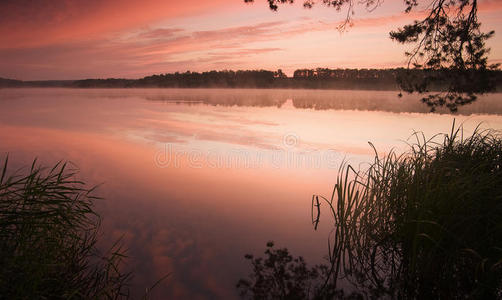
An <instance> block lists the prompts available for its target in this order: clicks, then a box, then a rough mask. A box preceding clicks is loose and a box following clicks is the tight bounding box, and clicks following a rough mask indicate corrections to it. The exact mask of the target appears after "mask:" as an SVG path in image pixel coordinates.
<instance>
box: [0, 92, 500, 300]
mask: <svg viewBox="0 0 502 300" xmlns="http://www.w3.org/2000/svg"><path fill="white" fill-rule="evenodd" d="M427 111H428V110H427V108H426V107H424V106H423V105H422V104H421V103H420V102H419V101H418V100H417V98H416V97H406V96H405V97H404V98H402V99H399V98H397V97H396V93H395V92H374V91H307V90H215V89H198V90H189V89H107V90H100V89H93V90H78V89H0V157H1V158H3V157H5V155H6V154H7V153H9V158H10V161H11V162H12V164H11V167H12V168H13V169H15V168H18V167H20V166H23V165H27V164H29V163H31V161H32V160H33V159H34V158H35V157H38V159H39V161H41V162H42V163H43V164H45V165H51V164H53V163H54V162H56V161H59V160H67V161H71V162H72V163H74V164H75V165H76V166H78V167H79V168H80V170H81V172H80V175H79V176H80V177H81V179H83V180H84V181H86V182H88V183H89V184H91V185H94V184H101V183H103V185H102V186H101V187H100V188H99V189H98V194H99V195H100V196H102V197H104V198H105V199H106V200H104V201H101V202H100V203H98V209H99V211H100V212H101V214H102V216H103V217H104V224H103V231H104V232H103V241H104V245H107V244H109V243H111V242H112V241H113V240H115V239H117V238H119V237H121V236H123V238H124V241H125V243H126V245H127V247H128V248H129V252H128V253H129V255H130V259H129V260H128V262H129V264H128V266H129V268H130V269H131V270H133V271H134V273H135V279H134V282H133V283H134V286H133V293H134V294H136V295H139V294H141V293H142V291H144V288H146V287H149V286H150V285H151V284H153V283H154V282H155V281H156V279H158V278H160V277H161V276H163V275H165V274H167V273H171V274H172V275H171V277H169V279H168V280H167V281H165V282H164V283H163V284H161V286H159V287H158V288H157V289H156V290H155V291H154V295H155V296H156V297H157V298H158V299H163V298H167V297H170V298H180V299H183V298H187V299H188V298H190V299H215V298H230V299H232V298H236V297H237V293H236V290H235V283H236V282H237V280H238V279H239V278H241V277H243V276H246V275H247V274H248V273H249V272H250V267H249V266H248V264H247V262H246V261H245V260H244V259H243V255H244V254H245V253H255V254H257V253H260V252H262V251H263V250H264V248H265V243H266V242H267V241H269V240H274V241H275V242H276V244H277V245H278V246H286V247H288V248H289V249H290V250H291V251H292V252H293V253H294V254H295V255H303V256H304V257H306V259H307V262H309V263H320V262H322V258H323V256H324V255H325V254H327V242H326V237H327V233H328V230H329V220H328V219H324V223H322V224H321V225H323V226H321V229H320V230H318V231H314V230H313V229H312V226H311V219H310V201H311V196H312V194H313V193H317V194H324V195H328V194H330V191H331V188H332V185H333V183H334V181H335V178H336V173H337V168H338V167H339V165H340V163H341V162H342V161H344V160H348V161H350V162H353V163H354V164H356V165H357V164H359V163H361V162H365V161H370V160H371V158H372V149H371V148H370V147H369V145H368V143H367V142H368V141H371V142H373V144H374V145H375V146H376V147H377V149H378V150H380V151H381V152H382V153H384V152H387V151H389V150H390V149H392V148H394V149H397V150H398V151H401V150H402V149H405V148H406V146H405V142H404V141H405V140H406V139H407V138H408V137H410V135H411V134H412V133H413V131H414V130H416V131H423V132H424V133H425V134H426V135H428V136H431V135H433V134H435V133H438V132H448V131H449V130H450V128H451V124H452V121H453V118H456V119H457V122H464V126H465V128H466V131H467V132H469V131H472V129H473V128H474V127H475V126H476V125H477V124H479V123H480V122H484V123H483V124H482V127H484V128H494V129H499V130H501V129H502V116H501V115H502V94H493V95H488V96H485V97H482V98H481V99H480V100H479V101H478V102H477V103H475V104H473V105H470V106H467V107H463V108H461V110H460V114H458V115H456V116H453V115H449V114H430V113H427Z"/></svg>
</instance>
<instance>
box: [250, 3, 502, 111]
mask: <svg viewBox="0 0 502 300" xmlns="http://www.w3.org/2000/svg"><path fill="white" fill-rule="evenodd" d="M244 1H245V2H246V3H247V2H254V0H244ZM317 2H321V3H322V4H324V5H326V6H331V7H334V8H336V9H337V10H338V11H340V10H341V9H342V8H343V7H345V6H346V7H347V15H346V20H345V22H344V23H343V24H342V25H341V27H340V29H342V30H343V29H345V28H346V25H347V24H348V25H352V15H353V14H354V6H355V5H356V4H361V5H365V6H366V7H367V8H368V9H370V10H371V9H374V8H376V7H378V6H379V5H380V4H381V2H382V1H380V0H362V1H356V0H322V1H313V0H306V1H304V2H303V6H304V7H306V8H311V7H312V6H313V5H314V4H316V3H317ZM403 2H404V5H405V10H404V11H405V13H409V12H410V11H412V10H413V9H415V7H417V6H418V1H417V0H404V1H403ZM423 2H427V3H429V6H428V10H427V15H426V17H425V18H424V19H423V20H417V21H415V22H414V23H413V24H410V25H406V26H404V27H403V28H399V29H398V30H396V31H392V32H390V37H391V39H393V40H394V41H397V42H399V43H403V44H412V45H414V47H413V50H412V51H410V52H406V53H405V54H406V56H407V57H408V69H410V68H413V69H418V70H423V72H418V73H417V72H411V70H410V72H405V73H402V74H400V76H399V77H398V78H397V79H398V81H397V82H398V84H399V86H400V88H401V89H402V90H403V91H405V92H408V93H414V92H417V93H420V94H424V97H423V98H422V101H423V102H424V103H426V104H427V105H428V106H429V107H430V108H431V111H434V110H435V109H436V107H440V106H446V107H448V108H449V109H450V111H452V112H455V111H457V106H458V105H464V104H468V103H471V102H473V101H475V100H476V99H477V95H480V94H484V93H488V92H492V91H494V90H495V88H496V82H495V76H494V73H493V72H490V70H496V69H497V68H498V67H499V64H491V65H489V64H488V54H489V52H490V49H489V48H487V47H486V40H487V39H489V38H490V37H492V36H493V35H494V31H489V32H481V30H480V26H481V23H480V22H479V20H478V17H477V13H478V1H477V0H433V1H425V0H424V1H423ZM268 3H269V7H270V9H272V10H274V11H275V10H277V9H278V5H279V4H285V3H290V4H291V3H294V0H268ZM438 85H439V86H442V87H444V89H443V91H441V92H438V93H431V91H432V90H431V87H434V86H438Z"/></svg>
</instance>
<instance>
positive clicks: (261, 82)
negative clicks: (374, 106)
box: [0, 68, 502, 92]
mask: <svg viewBox="0 0 502 300" xmlns="http://www.w3.org/2000/svg"><path fill="white" fill-rule="evenodd" d="M404 72H414V73H415V74H416V75H420V74H421V72H423V71H422V70H407V69H403V68H399V69H335V70H330V69H321V68H319V69H315V70H311V69H300V70H296V71H295V73H294V76H293V77H287V76H286V75H284V74H283V73H282V71H281V70H278V71H275V72H274V71H267V70H246V71H226V70H225V71H210V72H203V73H197V72H189V71H187V72H185V73H170V74H160V75H152V76H147V77H144V78H140V79H123V78H107V79H83V80H37V81H22V80H15V79H5V78H0V88H230V89H232V88H235V89H239V88H247V89H255V88H257V89H319V90H370V91H399V90H400V88H399V85H398V83H397V79H398V78H399V77H400V76H402V75H403V74H405V73H404ZM490 72H493V78H494V80H495V83H496V90H495V91H494V92H502V71H499V70H497V71H490ZM415 74H414V75H415ZM443 89H444V87H442V86H441V85H439V84H438V85H436V86H431V91H441V90H443Z"/></svg>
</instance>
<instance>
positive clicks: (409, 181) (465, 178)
mask: <svg viewBox="0 0 502 300" xmlns="http://www.w3.org/2000/svg"><path fill="white" fill-rule="evenodd" d="M415 138H416V142H414V143H413V144H410V150H409V152H407V153H404V154H400V155H398V154H397V153H395V152H391V153H390V154H388V155H386V156H384V157H381V156H379V155H378V154H377V151H376V150H375V158H374V161H373V163H371V164H370V165H369V166H368V167H367V168H364V169H362V170H356V169H355V168H353V167H352V166H351V165H347V164H344V165H342V167H341V168H340V172H339V176H338V178H337V182H336V184H335V187H334V190H333V194H332V196H331V198H325V197H322V196H318V195H315V196H314V197H313V199H312V205H313V206H312V208H313V210H312V211H313V223H314V226H315V227H317V225H318V223H319V220H320V213H321V212H322V211H323V205H325V204H327V206H328V211H329V213H330V214H331V217H330V218H329V221H332V222H333V223H332V226H333V230H332V232H331V234H330V239H329V243H328V245H329V262H330V271H329V276H327V278H326V282H325V286H330V285H332V286H334V287H335V289H336V288H349V289H352V290H356V291H358V292H359V293H361V294H362V295H364V296H366V297H372V298H373V297H375V298H379V297H386V298H402V299H416V298H423V299H427V298H442V299H450V298H485V299H493V298H500V297H502V139H501V138H500V135H499V134H498V133H497V132H494V131H490V130H484V131H483V130H480V129H479V128H476V130H475V131H474V133H473V134H472V135H471V136H468V137H465V136H464V134H463V129H462V127H456V126H455V124H453V127H452V130H451V132H450V133H449V134H445V135H442V136H441V135H438V136H435V137H433V138H431V139H426V138H425V137H424V135H423V134H419V133H416V134H415ZM438 140H440V141H439V142H437V141H438Z"/></svg>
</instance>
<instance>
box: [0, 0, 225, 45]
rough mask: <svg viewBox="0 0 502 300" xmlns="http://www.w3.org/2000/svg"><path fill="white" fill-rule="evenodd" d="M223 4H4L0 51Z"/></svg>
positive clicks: (151, 0)
mask: <svg viewBox="0 0 502 300" xmlns="http://www.w3.org/2000/svg"><path fill="white" fill-rule="evenodd" d="M227 2H228V1H227V0H212V1H205V0H195V1H190V5H188V4H186V3H185V2H182V1H168V0H167V1H166V0H143V1H135V0H108V1H102V0H86V1H80V0H51V1H30V0H4V1H2V2H0V48H16V47H33V46H43V45H48V44H51V43H59V42H62V41H75V40H79V39H89V38H95V37H97V36H101V35H103V34H105V33H109V32H113V31H119V30H124V29H127V28H133V27H137V26H142V25H144V24H147V23H150V22H153V21H157V20H160V19H166V18H174V17H181V16H187V15H194V14H200V13H203V12H207V11H210V10H221V9H222V8H224V7H226V6H225V4H227V5H228V3H227Z"/></svg>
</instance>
